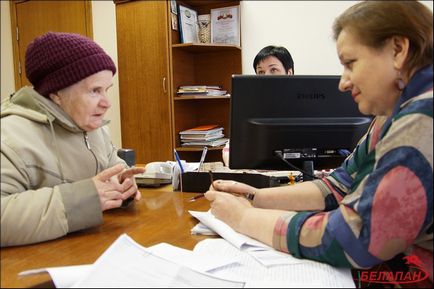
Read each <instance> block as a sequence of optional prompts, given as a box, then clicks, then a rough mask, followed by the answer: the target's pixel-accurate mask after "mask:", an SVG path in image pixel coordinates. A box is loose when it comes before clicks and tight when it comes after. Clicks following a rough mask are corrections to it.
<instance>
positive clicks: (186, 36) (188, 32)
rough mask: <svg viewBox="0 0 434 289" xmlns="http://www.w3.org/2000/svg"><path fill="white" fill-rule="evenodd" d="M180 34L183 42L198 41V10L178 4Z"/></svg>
mask: <svg viewBox="0 0 434 289" xmlns="http://www.w3.org/2000/svg"><path fill="white" fill-rule="evenodd" d="M178 18H179V23H178V26H179V36H180V42H181V43H198V42H199V39H198V26H197V11H196V10H193V9H191V8H188V7H186V6H184V5H181V4H179V5H178Z"/></svg>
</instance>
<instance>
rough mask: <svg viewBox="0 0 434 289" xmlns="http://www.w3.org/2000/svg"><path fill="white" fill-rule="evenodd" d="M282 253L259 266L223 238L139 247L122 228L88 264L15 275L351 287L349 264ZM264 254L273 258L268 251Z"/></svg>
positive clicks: (105, 281) (153, 283)
mask: <svg viewBox="0 0 434 289" xmlns="http://www.w3.org/2000/svg"><path fill="white" fill-rule="evenodd" d="M285 255H286V257H287V258H288V259H289V260H293V262H288V263H286V264H281V265H277V264H275V265H273V266H264V265H263V264H261V262H258V259H256V258H254V257H252V255H251V254H249V253H247V252H246V251H245V250H240V249H238V248H237V247H236V246H234V245H233V244H231V243H230V242H228V241H227V240H225V239H207V240H203V241H201V242H199V243H198V244H197V245H196V246H195V247H194V250H193V251H190V250H186V249H182V248H179V247H176V246H172V245H170V244H167V243H160V244H157V245H155V246H152V247H148V248H145V247H142V246H141V245H140V244H138V243H136V242H135V241H134V240H133V239H131V238H130V237H129V236H128V235H125V234H123V235H121V236H120V237H119V238H118V239H117V240H116V241H115V242H114V243H113V244H112V245H111V246H110V247H109V248H108V249H107V250H106V251H105V252H104V253H103V254H102V255H101V256H100V257H99V258H98V260H97V261H96V262H95V263H94V264H90V265H82V266H69V267H51V268H41V269H35V270H28V271H25V272H21V273H20V274H19V276H28V275H33V274H41V273H47V272H48V273H49V274H50V276H51V278H52V279H53V282H54V284H55V285H56V287H61V288H66V287H74V288H109V287H111V288H113V287H114V288H131V287H137V288H145V287H147V288H160V287H169V288H173V287H175V288H181V287H182V288H185V287H199V288H210V287H216V288H241V287H250V288H270V287H271V288H277V287H281V288H326V287H328V288H338V287H341V288H355V284H354V281H353V279H352V276H351V271H350V269H338V268H334V267H332V266H330V265H327V264H323V263H319V262H315V261H310V260H300V259H295V258H292V257H291V256H290V255H288V254H285ZM266 258H268V259H270V262H269V263H270V264H271V263H276V262H272V260H273V259H274V257H273V255H269V256H268V257H266ZM264 259H265V258H264ZM277 259H280V258H277ZM313 276H314V277H313Z"/></svg>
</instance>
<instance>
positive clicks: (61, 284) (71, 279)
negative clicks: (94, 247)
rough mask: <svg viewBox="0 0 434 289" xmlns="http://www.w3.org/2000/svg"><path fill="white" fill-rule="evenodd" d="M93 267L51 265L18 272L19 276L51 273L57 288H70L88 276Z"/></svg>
mask: <svg viewBox="0 0 434 289" xmlns="http://www.w3.org/2000/svg"><path fill="white" fill-rule="evenodd" d="M91 269H92V264H90V265H77V266H65V267H50V268H41V269H32V270H27V271H23V272H20V273H18V276H20V277H24V276H29V275H36V274H45V273H48V274H50V277H51V279H52V280H53V283H54V285H55V286H56V288H69V287H71V286H72V285H73V284H74V283H75V282H77V280H80V279H81V278H83V277H84V276H86V275H87V274H88V273H89V272H90V270H91Z"/></svg>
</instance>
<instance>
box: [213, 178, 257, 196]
mask: <svg viewBox="0 0 434 289" xmlns="http://www.w3.org/2000/svg"><path fill="white" fill-rule="evenodd" d="M209 189H210V191H220V192H227V193H230V194H236V195H241V196H244V197H246V196H247V195H249V194H252V193H254V192H256V191H257V190H258V189H257V188H255V187H252V186H250V185H247V184H244V183H240V182H235V181H226V180H216V181H214V182H213V183H212V184H211V186H210V188H209Z"/></svg>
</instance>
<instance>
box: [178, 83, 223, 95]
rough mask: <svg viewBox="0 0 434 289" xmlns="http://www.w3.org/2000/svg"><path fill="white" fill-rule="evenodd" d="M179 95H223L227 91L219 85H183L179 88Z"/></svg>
mask: <svg viewBox="0 0 434 289" xmlns="http://www.w3.org/2000/svg"><path fill="white" fill-rule="evenodd" d="M177 94H178V96H191V95H201V96H221V95H226V94H227V91H226V90H223V89H222V87H221V86H218V85H183V86H180V87H179V88H178V92H177Z"/></svg>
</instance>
